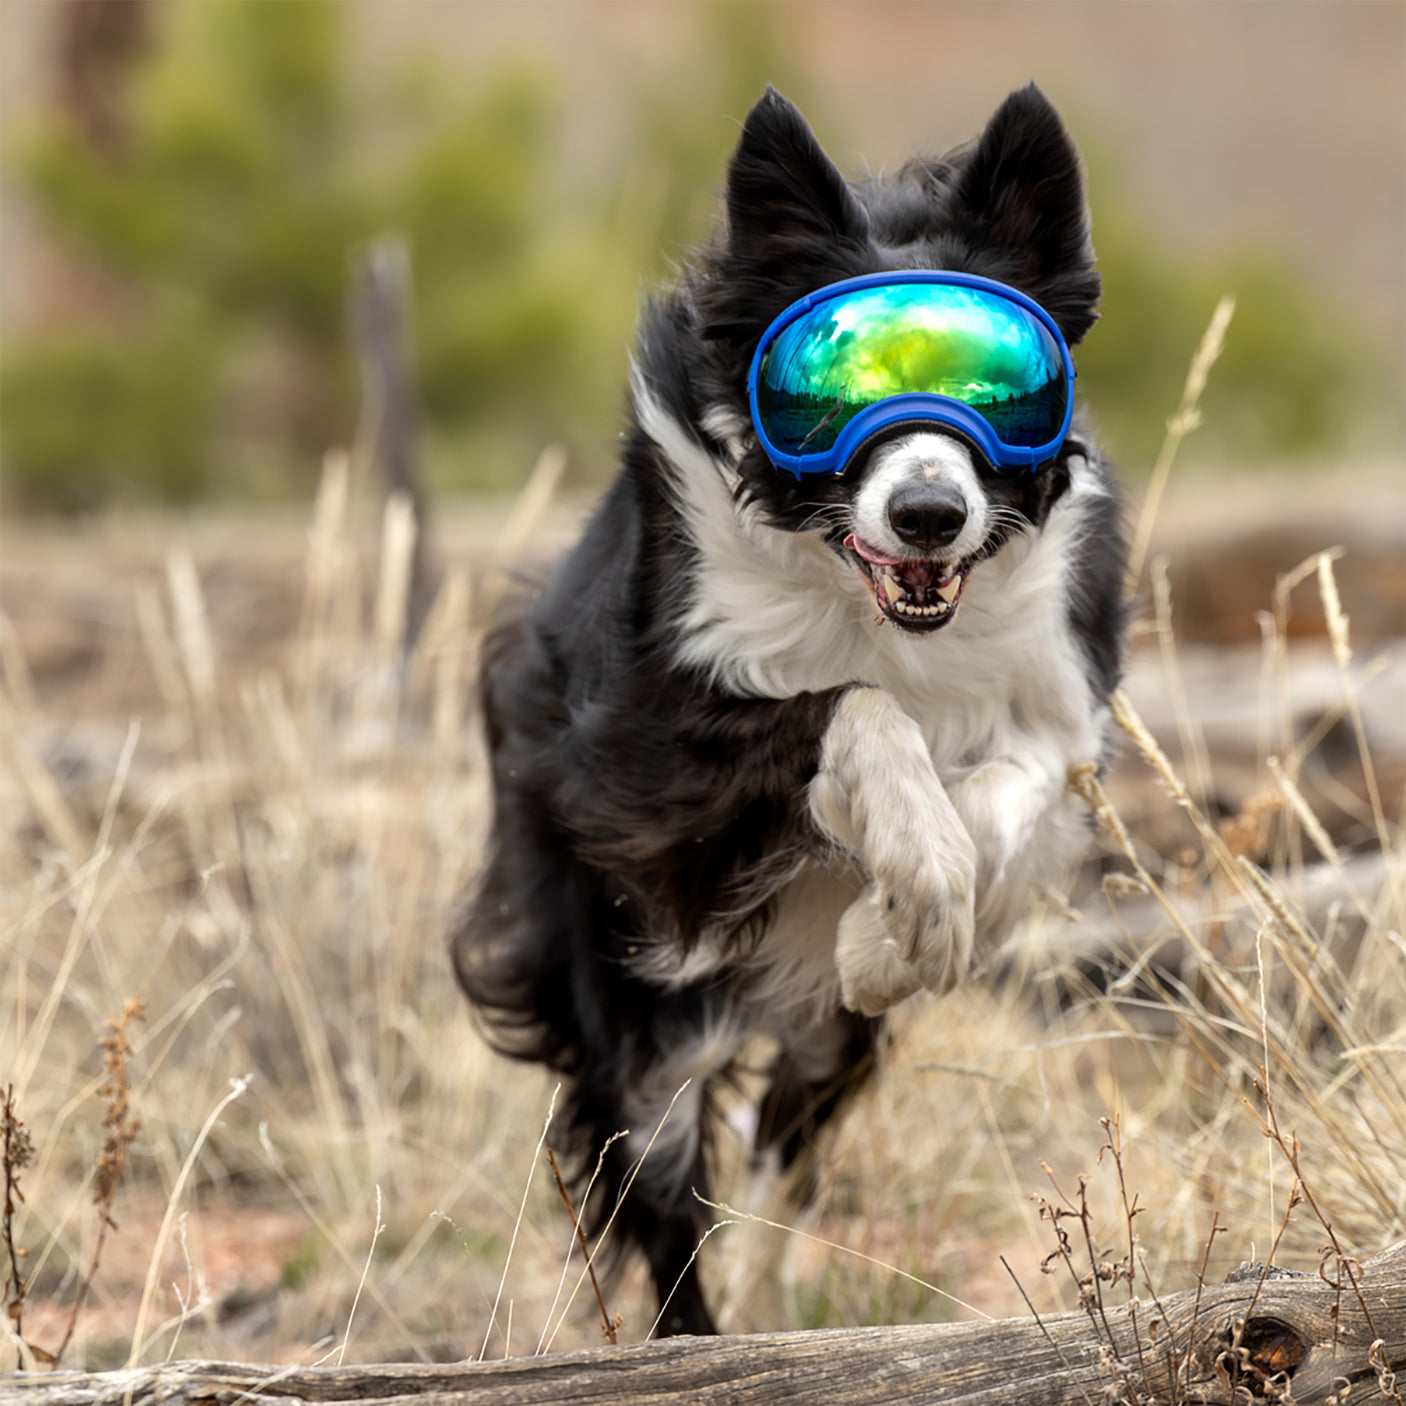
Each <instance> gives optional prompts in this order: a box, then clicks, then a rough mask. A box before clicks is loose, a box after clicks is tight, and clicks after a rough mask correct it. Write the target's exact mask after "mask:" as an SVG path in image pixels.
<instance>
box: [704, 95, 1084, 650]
mask: <svg viewBox="0 0 1406 1406" xmlns="http://www.w3.org/2000/svg"><path fill="white" fill-rule="evenodd" d="M912 269H927V270H942V271H946V272H953V273H960V274H973V275H978V276H980V277H984V278H988V279H994V280H997V281H999V282H1000V283H1003V284H1006V285H1008V286H1010V287H1013V288H1015V289H1017V290H1018V291H1019V292H1021V293H1024V294H1025V295H1026V296H1027V297H1029V298H1031V299H1033V300H1034V301H1035V302H1036V303H1038V304H1039V305H1040V306H1041V307H1042V308H1043V309H1044V310H1045V311H1046V312H1047V313H1048V314H1049V315H1050V317H1051V318H1052V319H1053V321H1054V323H1055V324H1056V325H1057V326H1058V328H1059V330H1060V332H1061V333H1062V334H1063V336H1064V339H1065V341H1066V342H1067V343H1068V344H1069V345H1071V346H1072V345H1073V344H1074V343H1076V342H1078V341H1079V340H1080V339H1081V338H1082V337H1083V335H1084V334H1085V333H1086V332H1087V331H1088V329H1089V328H1090V327H1091V326H1092V325H1093V323H1094V320H1095V318H1096V317H1097V304H1098V296H1099V277H1098V274H1097V272H1095V270H1094V267H1093V250H1092V247H1091V244H1090V241H1089V228H1088V216H1087V212H1086V207H1085V202H1084V192H1083V182H1082V178H1081V174H1080V168H1079V161H1078V157H1077V155H1076V153H1075V151H1074V148H1073V145H1072V143H1071V142H1070V140H1069V137H1068V135H1067V134H1066V132H1065V130H1064V127H1063V125H1062V124H1061V122H1060V120H1059V117H1058V115H1057V114H1056V113H1055V111H1054V109H1053V108H1052V107H1051V106H1050V104H1049V103H1048V101H1047V100H1046V99H1045V97H1044V96H1043V95H1042V94H1041V93H1040V91H1039V90H1038V89H1037V88H1035V87H1034V86H1033V85H1031V86H1030V87H1027V88H1024V89H1022V90H1020V91H1019V92H1016V93H1013V94H1012V95H1011V96H1010V97H1009V98H1007V99H1006V101H1005V102H1004V103H1003V104H1002V105H1001V107H1000V108H999V110H998V111H997V112H996V114H995V116H993V117H992V119H991V121H990V123H989V124H988V125H987V127H986V130H985V132H984V133H983V134H982V135H981V136H980V138H978V139H977V141H976V142H974V143H972V144H971V145H970V146H969V147H966V148H963V149H960V150H958V151H956V152H954V153H951V154H949V155H948V156H946V157H944V158H941V159H938V160H919V161H913V162H910V163H908V164H907V165H906V166H904V167H903V168H902V169H901V170H899V171H898V172H897V173H896V174H895V175H894V176H892V177H890V178H887V179H875V180H872V181H867V182H863V183H859V184H855V185H851V184H849V183H848V182H846V181H845V179H844V178H843V177H842V176H841V175H840V173H839V172H838V171H837V170H836V168H835V166H834V165H833V164H832V163H831V161H830V160H829V158H828V157H827V156H826V155H825V153H824V151H822V150H821V148H820V145H819V143H818V142H817V141H816V139H815V137H814V135H813V133H812V132H811V130H810V128H809V127H808V126H807V124H806V122H805V119H804V118H803V117H802V116H801V114H800V113H799V112H798V111H797V110H796V108H795V107H794V106H793V105H792V104H791V103H789V102H788V101H787V100H786V99H785V98H783V97H782V96H781V95H780V94H779V93H777V92H775V91H772V90H769V91H768V92H767V93H766V94H765V95H764V96H763V97H762V99H761V101H760V102H758V103H757V105H756V106H755V107H754V108H753V109H752V111H751V113H750V114H749V115H748V117H747V120H746V122H745V124H744V126H743V130H742V137H741V140H740V141H739V143H738V146H737V150H736V153H735V154H734V156H733V158H732V163H731V166H730V168H729V172H728V184H727V230H726V235H725V238H724V240H723V241H722V243H721V244H720V246H719V247H718V248H717V249H716V250H715V251H714V252H713V254H712V255H711V256H710V257H709V259H708V261H707V263H706V265H705V267H704V269H703V270H702V271H701V273H700V276H699V278H698V279H697V281H696V283H695V285H694V289H693V293H694V303H695V307H696V312H697V319H698V321H697V323H696V328H697V331H698V332H700V333H701V335H702V337H703V338H704V340H705V342H706V343H707V345H708V346H709V348H710V351H711V357H712V363H713V367H714V369H715V372H716V374H717V377H718V380H719V382H720V384H721V388H722V403H721V405H720V406H717V407H715V410H716V411H717V412H718V413H717V414H716V415H715V418H714V423H723V422H730V423H733V424H736V425H744V424H749V411H748V402H747V394H746V380H747V372H748V367H749V365H750V363H751V360H752V357H753V354H754V352H755V351H756V349H757V346H758V342H759V341H760V340H761V338H762V337H763V334H764V333H765V332H766V329H767V328H768V327H769V326H770V324H771V323H772V321H773V319H775V318H776V317H778V316H779V315H780V314H781V313H782V312H784V311H785V310H786V309H787V308H789V307H790V306H791V305H792V304H793V303H795V302H797V301H798V300H799V299H801V298H804V297H805V296H806V295H808V294H810V293H813V292H814V291H815V290H817V289H819V288H823V287H826V286H827V285H830V284H833V283H836V282H838V281H840V280H843V279H848V278H854V277H857V276H860V275H868V274H880V273H884V272H888V271H894V270H912ZM739 438H740V440H741V443H742V444H743V445H744V446H745V447H744V449H743V452H742V456H741V461H740V465H739V468H740V473H741V480H742V491H743V492H744V493H745V495H746V496H747V497H749V498H750V499H751V500H752V501H754V502H756V503H757V504H759V505H760V506H761V508H762V509H763V511H764V512H765V513H766V515H767V517H768V519H769V520H770V521H771V522H772V523H773V524H775V525H776V526H779V527H783V528H788V529H790V530H794V531H819V532H821V533H823V534H824V535H825V536H826V537H827V539H828V540H829V541H830V542H831V544H832V545H833V547H834V549H835V550H836V552H837V553H839V554H840V555H841V556H842V557H843V558H844V559H845V560H846V561H847V562H848V563H849V564H850V565H851V566H852V567H853V568H854V569H856V570H858V571H859V572H860V573H861V574H862V576H863V577H864V579H865V580H866V581H867V582H868V583H869V585H870V587H871V589H872V591H873V594H874V599H875V603H876V604H877V606H878V608H879V610H880V612H881V613H882V615H883V616H884V617H886V618H887V619H889V620H891V621H893V622H894V623H895V624H897V625H899V626H902V627H903V628H904V629H906V630H909V631H913V632H918V633H922V632H927V631H931V630H935V629H938V628H940V627H941V626H943V625H945V624H947V623H948V621H950V620H951V619H952V618H953V616H954V615H955V613H956V608H957V605H958V603H959V601H960V599H961V595H962V592H963V589H964V587H965V584H966V579H967V577H968V575H969V573H970V572H971V571H972V570H973V569H975V568H977V567H978V566H979V564H980V562H981V561H982V560H983V559H984V558H987V557H989V556H991V555H993V554H994V553H995V552H997V551H999V550H1000V548H1001V547H1002V546H1003V545H1004V543H1005V542H1006V541H1007V540H1009V538H1010V536H1011V534H1012V533H1013V532H1017V531H1022V530H1026V529H1028V528H1030V527H1035V526H1038V525H1039V524H1040V523H1041V522H1042V521H1043V520H1044V517H1045V516H1046V514H1047V513H1048V511H1049V509H1050V506H1051V505H1052V504H1053V503H1054V501H1056V500H1057V499H1058V497H1059V496H1060V495H1061V494H1062V493H1063V492H1064V491H1065V489H1066V488H1067V487H1068V484H1069V474H1068V470H1067V468H1066V467H1065V461H1066V459H1067V457H1068V454H1069V453H1070V452H1072V449H1071V447H1070V446H1066V448H1065V450H1063V451H1062V452H1061V453H1060V454H1058V455H1056V457H1055V459H1054V460H1053V461H1052V462H1051V463H1049V464H1047V465H1044V466H1042V467H1041V468H1040V469H1039V470H1038V471H1037V472H1032V471H1030V470H1029V469H1028V468H1026V469H1021V470H1012V469H1009V468H1005V469H1002V468H998V467H997V466H996V465H995V464H993V463H992V462H991V461H990V460H989V459H988V458H987V457H986V455H985V454H983V453H982V451H981V450H979V449H978V448H977V447H976V445H975V444H974V443H973V442H972V441H971V440H970V439H968V438H967V437H966V436H964V435H963V434H961V433H960V432H959V431H958V430H955V429H952V428H949V427H947V426H946V425H942V424H937V423H932V422H916V423H903V424H898V425H896V426H892V427H888V428H885V429H884V430H882V431H880V432H879V433H878V434H876V435H874V436H873V437H871V438H869V439H867V440H865V441H864V442H863V443H861V444H859V445H858V446H856V448H855V451H854V453H853V454H852V456H851V457H850V458H849V460H848V461H847V462H845V463H844V464H843V465H842V466H841V467H840V470H839V472H838V473H834V474H806V475H804V476H803V477H793V476H792V475H791V474H789V473H785V472H782V471H781V470H779V469H778V468H777V467H776V466H775V465H774V464H773V463H772V462H771V461H770V460H769V459H768V457H767V455H766V454H765V453H764V452H763V450H762V449H761V447H760V446H759V444H758V443H757V442H756V439H755V436H751V435H750V434H747V433H743V434H742V435H741V436H739Z"/></svg>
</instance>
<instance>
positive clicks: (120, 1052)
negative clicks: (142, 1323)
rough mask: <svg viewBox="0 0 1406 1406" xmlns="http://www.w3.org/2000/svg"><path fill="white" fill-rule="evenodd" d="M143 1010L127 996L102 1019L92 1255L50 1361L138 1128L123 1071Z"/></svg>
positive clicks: (83, 1291)
mask: <svg viewBox="0 0 1406 1406" xmlns="http://www.w3.org/2000/svg"><path fill="white" fill-rule="evenodd" d="M145 1015H146V1009H145V1007H144V1005H143V1003H142V1002H141V1001H140V1000H138V999H136V998H129V999H128V1000H127V1001H126V1002H125V1003H124V1004H123V1006H122V1014H121V1015H119V1016H118V1017H117V1019H116V1020H110V1021H108V1022H107V1031H108V1033H107V1034H106V1035H104V1036H103V1038H102V1041H101V1043H102V1050H103V1067H104V1070H105V1072H106V1074H107V1078H106V1079H104V1081H103V1083H102V1086H101V1087H100V1088H99V1089H98V1096H99V1097H100V1098H102V1099H105V1100H106V1102H107V1113H106V1114H105V1115H104V1117H103V1127H105V1128H106V1129H107V1139H106V1141H105V1142H104V1143H103V1149H102V1151H101V1152H100V1153H99V1154H98V1160H97V1165H96V1168H95V1169H94V1173H93V1204H94V1205H95V1206H96V1207H97V1208H98V1238H97V1241H96V1242H95V1243H94V1245H93V1255H92V1258H91V1259H90V1260H89V1261H88V1272H87V1273H86V1274H85V1275H84V1276H83V1278H82V1279H81V1280H80V1281H79V1284H78V1293H77V1294H76V1295H75V1296H74V1300H73V1307H72V1308H71V1309H70V1310H69V1314H68V1326H67V1327H66V1328H65V1329H64V1334H63V1338H62V1340H61V1341H60V1343H59V1345H58V1347H57V1348H56V1349H55V1350H54V1361H55V1362H58V1361H59V1359H60V1358H62V1357H63V1355H64V1353H65V1351H67V1349H68V1345H69V1343H70V1342H71V1341H72V1340H73V1333H74V1329H76V1328H77V1326H78V1315H79V1314H80V1313H81V1312H82V1311H83V1304H84V1301H85V1300H86V1299H87V1297H88V1290H89V1289H91V1288H92V1285H93V1278H94V1276H95V1275H96V1274H97V1272H98V1265H99V1263H100V1262H101V1261H102V1254H103V1247H104V1246H105V1245H106V1243H107V1233H108V1231H109V1230H116V1229H117V1222H116V1221H115V1220H114V1219H113V1218H112V1208H113V1203H114V1202H115V1201H116V1199H117V1188H118V1187H119V1186H120V1185H121V1182H122V1173H123V1171H124V1169H125V1168H126V1166H127V1149H128V1148H129V1147H131V1145H132V1141H133V1139H134V1138H135V1137H136V1136H137V1133H138V1131H139V1130H140V1128H141V1123H140V1122H139V1121H138V1120H137V1119H136V1118H134V1117H133V1116H132V1084H131V1080H130V1078H129V1076H128V1072H127V1060H128V1057H129V1056H130V1055H131V1053H132V1045H131V1041H129V1040H128V1038H127V1031H128V1028H129V1027H130V1026H131V1024H132V1022H133V1021H136V1020H141V1019H143V1017H144V1016H145Z"/></svg>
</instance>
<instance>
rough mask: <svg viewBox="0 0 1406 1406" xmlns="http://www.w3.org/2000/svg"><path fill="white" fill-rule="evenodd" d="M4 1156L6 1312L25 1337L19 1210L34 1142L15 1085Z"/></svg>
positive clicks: (3, 1130)
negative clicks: (22, 1181) (17, 1237)
mask: <svg viewBox="0 0 1406 1406" xmlns="http://www.w3.org/2000/svg"><path fill="white" fill-rule="evenodd" d="M0 1158H3V1161H4V1166H5V1205H4V1214H3V1219H0V1239H3V1240H4V1242H5V1246H4V1248H5V1259H6V1269H5V1285H4V1290H3V1293H0V1297H3V1299H4V1302H5V1314H6V1317H8V1318H9V1320H10V1327H11V1330H12V1331H13V1332H14V1335H15V1336H16V1337H17V1338H19V1339H21V1341H22V1340H23V1338H24V1333H23V1331H22V1330H23V1325H24V1295H25V1282H24V1271H23V1269H22V1268H21V1267H20V1261H21V1260H22V1259H24V1258H25V1255H26V1254H27V1251H25V1250H23V1249H21V1248H20V1246H18V1245H16V1244H15V1211H16V1210H17V1209H18V1208H19V1207H20V1206H22V1205H23V1204H24V1193H23V1192H22V1191H21V1190H20V1173H21V1172H22V1171H23V1170H24V1169H25V1168H26V1167H27V1166H28V1165H29V1164H30V1162H31V1161H32V1160H33V1158H34V1143H33V1141H32V1140H31V1138H30V1136H29V1131H28V1129H26V1127H25V1126H24V1124H23V1123H21V1122H20V1120H19V1118H18V1117H16V1115H15V1086H14V1085H13V1084H7V1085H6V1086H5V1103H4V1108H3V1111H0Z"/></svg>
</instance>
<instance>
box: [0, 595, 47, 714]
mask: <svg viewBox="0 0 1406 1406" xmlns="http://www.w3.org/2000/svg"><path fill="white" fill-rule="evenodd" d="M0 681H3V683H4V687H5V690H6V691H7V692H8V693H9V695H10V701H11V703H12V704H13V705H14V709H15V711H16V713H19V714H21V715H26V714H28V715H32V714H34V713H36V712H38V710H39V695H38V694H37V693H36V692H35V691H34V677H33V675H32V674H31V673H30V671H29V660H28V659H26V658H25V654H24V646H23V645H22V644H21V643H20V637H19V634H18V632H17V631H16V630H15V627H14V624H13V623H12V622H11V620H10V617H9V616H8V615H6V614H5V612H4V611H3V610H0Z"/></svg>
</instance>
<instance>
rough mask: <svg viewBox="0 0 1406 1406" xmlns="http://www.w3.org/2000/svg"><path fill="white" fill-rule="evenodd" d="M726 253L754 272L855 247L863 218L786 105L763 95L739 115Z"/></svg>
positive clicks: (770, 93)
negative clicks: (838, 245)
mask: <svg viewBox="0 0 1406 1406" xmlns="http://www.w3.org/2000/svg"><path fill="white" fill-rule="evenodd" d="M727 228H728V250H729V252H730V253H731V254H732V255H733V256H734V257H735V258H739V259H742V260H745V261H747V262H748V263H751V264H753V265H754V266H758V267H767V266H769V265H773V264H781V263H789V262H791V261H794V260H795V259H797V258H798V257H799V258H800V259H802V260H803V261H809V260H808V259H807V255H811V256H812V257H818V258H822V259H823V258H824V257H825V256H826V255H827V253H829V252H830V247H831V246H833V244H834V242H835V241H836V240H840V241H858V240H863V239H864V238H865V236H866V235H867V234H868V231H869V219H868V216H867V215H866V214H865V213H864V210H863V207H862V206H860V204H859V202H858V201H856V200H855V198H854V196H853V195H852V194H851V193H850V189H849V186H848V185H846V184H845V179H844V177H843V176H842V175H840V173H839V171H837V170H836V169H835V167H834V165H833V164H832V163H831V161H830V158H829V157H828V156H826V155H825V153H824V151H823V150H822V149H821V146H820V143H819V142H818V141H816V139H815V134H814V133H813V132H812V131H811V130H810V126H809V125H808V124H807V122H806V120H805V118H804V117H802V116H801V114H800V112H799V110H798V109H797V108H796V107H795V105H794V104H792V103H790V102H788V101H787V100H786V99H785V98H783V97H782V96H781V94H780V93H778V92H777V91H776V89H775V88H768V89H767V90H766V92H765V93H764V94H763V95H762V97H761V98H760V99H759V101H758V102H757V104H756V106H755V107H753V109H752V110H751V112H749V113H748V114H747V120H746V121H745V122H744V123H743V124H742V137H741V139H740V140H739V141H738V143H737V150H736V151H735V152H734V153H733V157H732V162H731V164H730V165H729V167H728V172H727Z"/></svg>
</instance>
